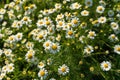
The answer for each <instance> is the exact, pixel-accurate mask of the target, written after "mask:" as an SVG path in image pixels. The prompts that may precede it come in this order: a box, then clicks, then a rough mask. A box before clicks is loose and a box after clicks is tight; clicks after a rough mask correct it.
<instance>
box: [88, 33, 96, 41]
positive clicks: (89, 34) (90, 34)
mask: <svg viewBox="0 0 120 80" xmlns="http://www.w3.org/2000/svg"><path fill="white" fill-rule="evenodd" d="M95 36H96V33H95V31H89V33H88V38H90V39H94V37H95Z"/></svg>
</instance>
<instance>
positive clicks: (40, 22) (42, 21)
mask: <svg viewBox="0 0 120 80" xmlns="http://www.w3.org/2000/svg"><path fill="white" fill-rule="evenodd" d="M36 24H37V27H39V28H42V27H43V26H44V25H45V23H44V20H43V19H41V20H38V22H37V23H36Z"/></svg>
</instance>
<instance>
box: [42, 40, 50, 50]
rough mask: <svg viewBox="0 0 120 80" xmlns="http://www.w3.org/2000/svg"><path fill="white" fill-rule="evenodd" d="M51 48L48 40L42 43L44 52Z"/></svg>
mask: <svg viewBox="0 0 120 80" xmlns="http://www.w3.org/2000/svg"><path fill="white" fill-rule="evenodd" d="M51 46H52V42H51V41H50V40H47V41H45V42H44V44H43V47H44V48H45V50H46V51H48V50H50V49H51Z"/></svg>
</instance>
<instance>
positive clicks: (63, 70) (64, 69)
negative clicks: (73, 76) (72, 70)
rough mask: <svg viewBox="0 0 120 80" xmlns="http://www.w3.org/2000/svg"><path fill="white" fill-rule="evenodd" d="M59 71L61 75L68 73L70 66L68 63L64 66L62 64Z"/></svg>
mask: <svg viewBox="0 0 120 80" xmlns="http://www.w3.org/2000/svg"><path fill="white" fill-rule="evenodd" d="M58 73H59V74H60V75H66V74H67V73H69V67H68V66H67V65H65V64H63V65H62V66H60V67H59V68H58Z"/></svg>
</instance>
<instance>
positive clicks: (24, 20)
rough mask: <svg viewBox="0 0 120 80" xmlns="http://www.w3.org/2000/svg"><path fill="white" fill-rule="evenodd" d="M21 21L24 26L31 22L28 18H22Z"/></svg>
mask: <svg viewBox="0 0 120 80" xmlns="http://www.w3.org/2000/svg"><path fill="white" fill-rule="evenodd" d="M21 21H22V23H23V24H26V25H28V24H30V23H31V22H32V20H31V19H30V17H28V16H24V17H23V18H22V20H21Z"/></svg>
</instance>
